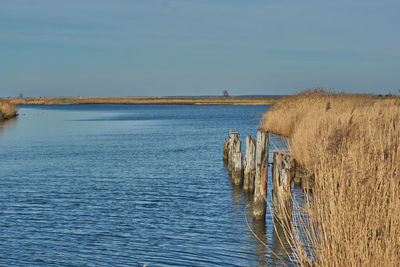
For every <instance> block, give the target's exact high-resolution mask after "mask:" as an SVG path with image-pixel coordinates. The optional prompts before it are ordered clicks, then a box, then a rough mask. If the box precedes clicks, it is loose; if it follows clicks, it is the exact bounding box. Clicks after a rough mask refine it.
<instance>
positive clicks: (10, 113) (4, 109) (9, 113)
mask: <svg viewBox="0 0 400 267" xmlns="http://www.w3.org/2000/svg"><path fill="white" fill-rule="evenodd" d="M17 110H18V109H17V106H16V105H14V104H12V103H10V102H9V101H6V100H2V99H0V121H3V120H7V119H11V118H13V117H15V116H17Z"/></svg>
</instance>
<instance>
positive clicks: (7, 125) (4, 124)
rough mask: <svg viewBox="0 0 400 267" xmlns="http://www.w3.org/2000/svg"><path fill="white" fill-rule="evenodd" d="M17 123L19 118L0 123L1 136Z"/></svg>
mask: <svg viewBox="0 0 400 267" xmlns="http://www.w3.org/2000/svg"><path fill="white" fill-rule="evenodd" d="M16 121H17V117H14V118H11V119H9V120H5V121H0V134H1V133H2V131H5V130H7V128H10V127H12V126H13V125H14V124H15V123H16Z"/></svg>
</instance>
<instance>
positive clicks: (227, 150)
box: [223, 138, 229, 164]
mask: <svg viewBox="0 0 400 267" xmlns="http://www.w3.org/2000/svg"><path fill="white" fill-rule="evenodd" d="M228 154H229V143H228V141H226V138H224V153H223V160H224V163H225V164H228Z"/></svg>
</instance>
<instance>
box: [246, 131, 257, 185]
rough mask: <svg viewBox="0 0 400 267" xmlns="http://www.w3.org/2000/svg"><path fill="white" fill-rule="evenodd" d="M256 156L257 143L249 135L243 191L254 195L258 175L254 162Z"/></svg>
mask: <svg viewBox="0 0 400 267" xmlns="http://www.w3.org/2000/svg"><path fill="white" fill-rule="evenodd" d="M255 156H256V141H254V139H253V138H252V137H251V136H250V135H248V136H247V138H246V158H245V163H244V165H245V166H244V180H243V190H244V191H245V192H250V193H253V191H254V175H255V173H256V170H255V166H254V164H255V163H254V160H255Z"/></svg>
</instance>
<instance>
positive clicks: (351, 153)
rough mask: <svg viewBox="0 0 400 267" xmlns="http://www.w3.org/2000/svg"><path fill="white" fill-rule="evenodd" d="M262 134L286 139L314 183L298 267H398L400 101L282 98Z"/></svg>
mask: <svg viewBox="0 0 400 267" xmlns="http://www.w3.org/2000/svg"><path fill="white" fill-rule="evenodd" d="M261 128H263V129H268V130H269V131H270V132H271V133H273V134H277V135H280V136H284V137H286V138H287V140H288V143H289V150H290V153H291V154H292V155H293V156H294V158H295V159H296V161H297V162H298V163H299V164H300V165H302V166H303V167H305V168H306V169H308V170H309V171H311V172H312V173H314V176H315V184H314V188H313V192H312V193H309V194H308V195H307V196H308V197H307V199H308V201H306V207H305V210H304V213H303V215H301V216H302V217H303V218H305V217H307V215H308V219H309V220H304V221H302V220H300V221H297V229H299V228H301V229H302V231H300V232H299V231H294V237H293V240H294V246H295V247H296V251H297V253H296V256H295V257H297V259H296V260H297V261H298V262H300V263H301V264H302V265H303V266H315V265H317V266H398V264H399V263H400V99H399V98H390V99H379V100H377V99H376V98H374V97H372V96H369V95H356V94H333V93H326V92H324V91H322V90H314V91H307V92H304V93H301V94H298V95H295V96H289V97H285V98H283V99H281V100H280V101H279V102H278V103H277V104H275V105H274V106H273V107H272V108H271V109H270V110H269V111H268V112H267V113H266V114H265V115H264V117H263V124H262V126H261ZM299 236H301V238H300V237H299ZM310 246H311V249H308V248H307V247H310ZM306 248H307V249H306Z"/></svg>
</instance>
